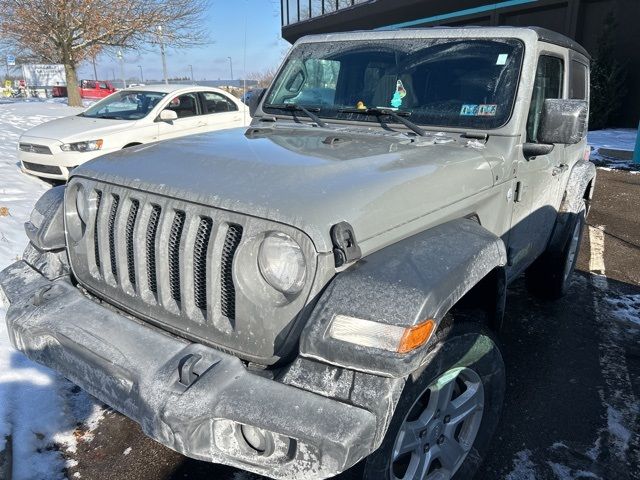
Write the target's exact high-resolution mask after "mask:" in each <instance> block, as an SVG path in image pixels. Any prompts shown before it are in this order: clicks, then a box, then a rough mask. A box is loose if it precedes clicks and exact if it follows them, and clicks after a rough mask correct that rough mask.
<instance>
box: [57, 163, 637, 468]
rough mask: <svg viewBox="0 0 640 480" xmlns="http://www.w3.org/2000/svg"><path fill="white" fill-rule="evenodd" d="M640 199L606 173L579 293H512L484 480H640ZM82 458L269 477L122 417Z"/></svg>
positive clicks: (101, 430) (621, 175)
mask: <svg viewBox="0 0 640 480" xmlns="http://www.w3.org/2000/svg"><path fill="white" fill-rule="evenodd" d="M638 198H640V175H638V174H634V173H629V172H620V171H607V170H603V169H600V170H599V171H598V182H597V186H596V191H595V195H594V199H593V202H592V208H591V212H590V214H589V218H588V224H589V225H588V228H587V229H585V233H584V238H583V243H582V251H581V254H580V257H579V263H578V270H579V272H578V273H577V275H576V278H575V281H574V283H573V286H572V288H571V291H570V293H569V295H567V296H566V297H565V298H563V299H562V300H560V301H557V302H554V303H550V302H543V301H539V300H536V299H534V298H532V297H531V296H529V294H528V293H527V291H526V289H525V288H524V282H523V281H522V280H518V281H516V282H515V284H514V285H513V286H512V288H511V290H510V294H509V298H508V308H507V313H506V318H505V322H504V327H503V330H502V332H501V340H502V347H503V355H504V357H505V362H506V365H507V383H508V389H507V394H506V400H505V404H504V414H503V417H502V420H501V423H500V424H499V426H498V430H497V432H496V434H495V437H494V442H493V444H492V448H491V450H490V453H489V455H488V457H487V459H486V461H485V463H484V465H483V467H482V470H481V471H480V473H479V475H478V477H477V478H482V479H494V478H495V479H506V480H529V479H556V478H558V479H563V480H564V479H580V478H600V479H620V480H624V479H637V478H640V414H639V413H640V411H639V404H638V398H640V346H639V345H638V341H637V339H638V335H639V334H640V254H639V251H638V250H639V249H640V215H638V210H637V209H638ZM78 434H79V436H82V433H81V432H79V433H78ZM71 458H72V459H74V460H76V461H77V462H78V463H77V465H76V466H74V467H72V468H70V469H69V471H68V475H69V477H70V478H73V475H74V474H76V473H79V474H80V475H81V478H83V479H95V480H97V479H117V478H129V479H184V478H190V479H205V478H206V479H216V480H218V479H219V480H259V479H260V478H261V477H258V476H256V475H252V474H248V473H245V472H241V471H238V470H235V469H231V468H228V467H222V466H218V465H211V464H207V463H203V462H198V461H195V460H191V459H187V458H185V457H182V456H181V455H179V454H177V453H175V452H173V451H171V450H169V449H167V448H164V447H162V446H161V445H159V444H157V443H155V442H153V441H152V440H149V439H148V438H146V437H145V436H144V435H143V434H142V433H141V431H140V429H139V427H138V426H137V425H136V424H135V423H133V422H131V421H130V420H128V419H126V418H124V417H122V416H121V415H119V414H117V413H115V412H111V411H110V412H108V413H107V414H106V416H105V418H104V419H103V421H102V422H101V424H100V426H99V427H98V429H97V430H95V431H93V432H92V440H91V441H85V442H80V443H79V445H78V450H77V453H76V454H75V455H71ZM349 477H350V475H349V474H343V475H341V476H340V477H339V478H341V479H347V478H349Z"/></svg>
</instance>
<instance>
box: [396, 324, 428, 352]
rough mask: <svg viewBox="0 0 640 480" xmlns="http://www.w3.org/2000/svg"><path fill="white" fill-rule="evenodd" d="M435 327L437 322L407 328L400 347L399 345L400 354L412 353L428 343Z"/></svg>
mask: <svg viewBox="0 0 640 480" xmlns="http://www.w3.org/2000/svg"><path fill="white" fill-rule="evenodd" d="M435 326H436V322H434V321H433V320H427V321H425V322H423V323H420V324H418V325H416V326H415V327H411V328H407V329H406V330H405V331H404V335H402V339H401V340H400V345H398V353H407V352H410V351H411V350H415V349H416V348H418V347H420V346H422V345H424V344H425V343H427V341H428V340H429V339H430V338H431V334H432V333H433V329H434V328H435Z"/></svg>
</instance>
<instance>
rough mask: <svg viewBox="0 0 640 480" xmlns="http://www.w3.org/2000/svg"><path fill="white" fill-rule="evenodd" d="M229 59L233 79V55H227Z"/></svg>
mask: <svg viewBox="0 0 640 480" xmlns="http://www.w3.org/2000/svg"><path fill="white" fill-rule="evenodd" d="M227 58H228V59H229V68H230V69H231V80H233V59H232V58H231V57H227Z"/></svg>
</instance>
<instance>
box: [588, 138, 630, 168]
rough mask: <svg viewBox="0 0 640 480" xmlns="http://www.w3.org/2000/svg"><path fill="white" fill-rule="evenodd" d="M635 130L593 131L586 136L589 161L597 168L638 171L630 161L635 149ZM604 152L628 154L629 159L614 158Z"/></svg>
mask: <svg viewBox="0 0 640 480" xmlns="http://www.w3.org/2000/svg"><path fill="white" fill-rule="evenodd" d="M636 135H637V130H634V129H631V128H617V129H606V130H594V131H592V132H589V133H588V135H587V142H588V143H589V145H591V147H592V151H591V160H592V161H593V162H594V163H596V164H597V165H598V166H605V167H609V168H615V169H623V170H638V169H640V165H639V164H636V163H633V160H631V159H630V157H631V153H630V152H633V149H634V148H635V144H636ZM606 150H616V151H623V152H629V153H628V154H627V156H628V157H629V159H623V158H615V157H614V156H612V155H610V154H607V152H606Z"/></svg>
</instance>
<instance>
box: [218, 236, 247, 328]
mask: <svg viewBox="0 0 640 480" xmlns="http://www.w3.org/2000/svg"><path fill="white" fill-rule="evenodd" d="M241 238H242V227H241V226H240V225H229V229H228V230H227V236H226V238H225V240H224V247H223V248H222V261H221V265H222V268H221V269H220V270H221V272H220V273H221V275H220V280H221V281H222V289H221V296H220V308H221V310H222V314H223V315H224V316H225V317H227V318H235V316H236V311H235V309H236V289H235V287H234V286H233V270H232V267H233V257H234V256H235V254H236V249H237V248H238V245H240V239H241Z"/></svg>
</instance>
